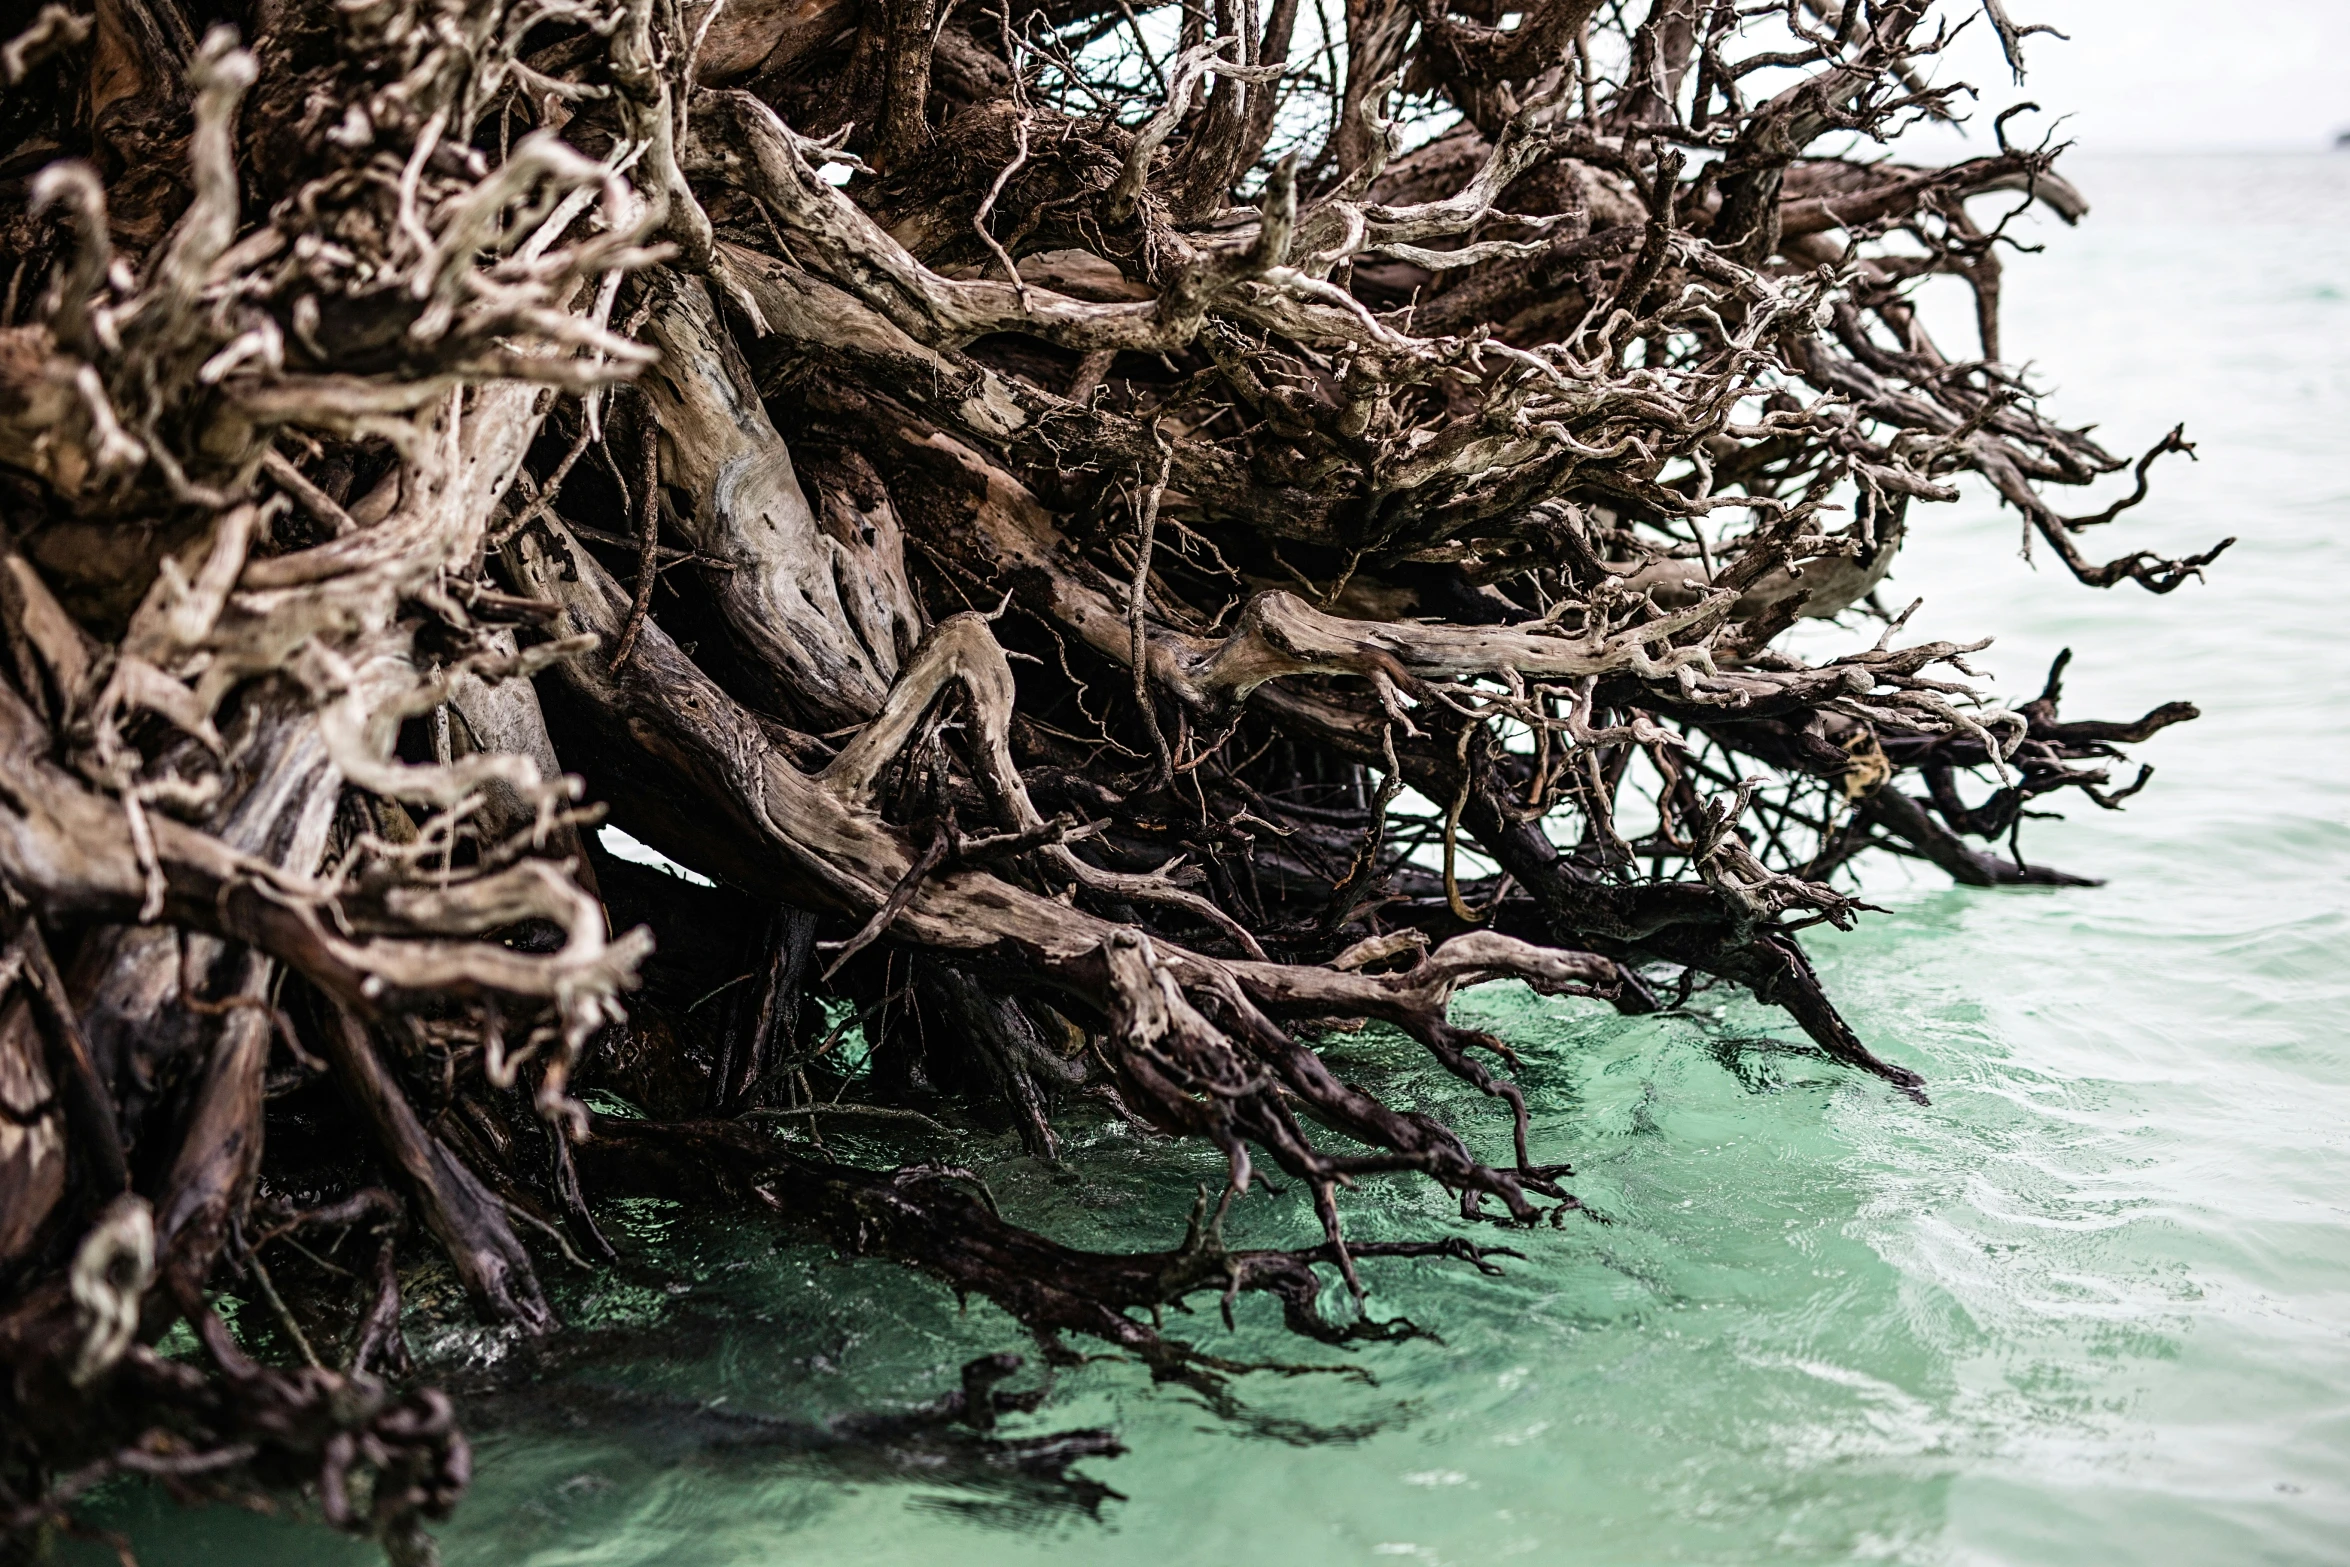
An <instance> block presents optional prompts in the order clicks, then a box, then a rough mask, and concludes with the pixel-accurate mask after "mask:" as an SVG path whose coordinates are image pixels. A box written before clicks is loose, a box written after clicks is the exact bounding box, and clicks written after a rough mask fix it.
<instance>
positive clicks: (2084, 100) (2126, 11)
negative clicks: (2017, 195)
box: [1902, 0, 2350, 157]
mask: <svg viewBox="0 0 2350 1567" xmlns="http://www.w3.org/2000/svg"><path fill="white" fill-rule="evenodd" d="M1972 9H1973V8H1972V6H1971V5H1969V4H1967V3H1966V0H1951V3H1950V4H1949V5H1948V6H1947V7H1946V10H1947V14H1949V15H1951V16H1952V17H1954V18H1955V17H1958V16H1961V15H1965V14H1968V13H1969V12H1970V11H1971V10H1972ZM2007 9H2008V14H2009V15H2010V16H2012V17H2014V18H2015V20H2016V21H2017V22H2018V23H2025V22H2046V23H2048V24H2050V25H2052V26H2054V27H2056V28H2058V29H2059V30H2061V31H2063V32H2064V33H2066V34H2068V35H2069V37H2070V41H2069V42H2066V41H2063V40H2059V39H2055V38H2051V37H2048V36H2047V35H2045V34H2042V35H2040V36H2037V37H2034V38H2030V39H2027V40H2026V41H2025V43H2024V63H2025V65H2026V66H2027V67H2028V68H2029V73H2028V75H2027V76H2026V78H2025V81H2024V85H2023V86H2022V87H2017V86H2016V85H2015V84H2014V82H2013V81H2012V80H2011V79H2010V78H2009V76H2008V74H2007V68H2006V65H2005V64H2004V63H2003V62H2002V61H2001V60H2000V58H1999V49H1998V44H1997V41H1996V40H1995V39H1994V38H1993V37H1992V34H1991V29H1990V28H1989V26H1988V25H1986V24H1985V22H1984V21H1983V20H1982V18H1981V17H1980V15H1979V14H1978V15H1977V17H1976V20H1975V21H1974V22H1973V23H1971V24H1970V25H1969V26H1968V28H1967V31H1966V34H1965V35H1964V36H1963V37H1962V38H1961V39H1960V41H1959V42H1958V43H1957V44H1956V45H1954V46H1953V47H1952V48H1951V50H1950V51H1949V53H1948V56H1947V60H1948V63H1947V64H1946V65H1945V66H1944V67H1943V69H1942V70H1941V71H1939V72H1937V73H1936V78H1937V79H1938V80H1942V81H1948V80H1951V79H1953V78H1955V79H1957V80H1961V81H1966V82H1971V83H1973V84H1974V86H1975V87H1976V88H1977V89H1978V90H1979V91H1980V92H1981V93H1982V95H1983V96H1982V99H1981V102H1980V106H1979V111H1978V113H1977V114H1976V116H1975V124H1976V126H1977V127H1978V129H1976V130H1975V131H1974V132H1973V133H1972V135H1971V136H1970V139H1969V149H1970V150H1973V151H1981V150H1983V146H1984V145H1985V144H1988V142H1989V140H1990V122H1991V117H1992V116H1993V115H1995V114H1996V113H1998V112H1999V110H2001V109H2003V108H2006V107H2007V106H2008V105H2009V104H2012V103H2016V102H2019V101H2022V100H2026V99H2029V100H2031V101H2033V102H2036V103H2038V104H2040V105H2042V106H2043V107H2044V108H2046V109H2047V110H2049V111H2050V113H2052V114H2059V113H2061V114H2070V115H2071V116H2072V118H2071V119H2070V120H2069V121H2067V122H2066V124H2065V126H2064V130H2063V134H2064V135H2065V136H2066V137H2068V138H2069V139H2070V140H2072V141H2074V142H2076V143H2078V144H2079V148H2080V150H2081V151H2082V152H2085V153H2097V152H2125V151H2126V152H2140V151H2182V152H2183V151H2198V150H2218V149H2223V148H2226V149H2234V148H2255V147H2257V148H2278V149H2285V148H2298V149H2304V150H2310V149H2317V148H2323V147H2330V146H2331V145H2332V144H2333V140H2334V137H2335V135H2336V134H2337V133H2339V132H2342V131H2350V0H2254V3H2242V0H2239V3H2237V4H2213V3H2211V0H2007ZM2034 119H2035V117H2030V116H2027V117H2025V120H2024V121H2019V122H2016V128H2017V129H2018V130H2019V131H2020V130H2021V128H2022V126H2023V124H2024V123H2028V122H2033V121H2034ZM2037 123H2041V124H2044V123H2045V122H2037ZM2036 134H2037V133H2036V132H2035V139H2036ZM1925 140H1926V138H1925V137H1924V136H1923V135H1922V134H1913V135H1912V136H1908V137H1904V138H1903V140H1902V150H1903V153H1904V155H1905V156H1916V155H1917V154H1919V153H1922V152H1924V151H1925V150H1926V149H1925V147H1924V146H1923V145H1922V144H1923V143H1924V141H1925ZM1913 144H1914V145H1913ZM2344 156H2345V157H2350V153H2345V154H2344Z"/></svg>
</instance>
